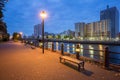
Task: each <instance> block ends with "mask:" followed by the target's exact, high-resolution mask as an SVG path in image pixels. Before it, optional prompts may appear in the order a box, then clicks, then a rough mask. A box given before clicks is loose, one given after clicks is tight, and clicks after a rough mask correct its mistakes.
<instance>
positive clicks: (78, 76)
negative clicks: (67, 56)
mask: <svg viewBox="0 0 120 80" xmlns="http://www.w3.org/2000/svg"><path fill="white" fill-rule="evenodd" d="M59 56H60V54H59V53H56V52H52V51H49V50H45V53H44V54H42V50H41V49H40V48H36V49H31V47H30V46H29V45H26V46H25V45H24V44H23V43H20V42H12V41H10V42H7V43H0V80H120V73H119V72H115V71H111V70H105V69H102V68H101V67H98V66H97V65H94V64H90V63H87V62H86V63H85V70H84V71H81V72H78V71H77V67H75V66H73V65H71V64H69V63H66V64H62V63H60V62H59Z"/></svg>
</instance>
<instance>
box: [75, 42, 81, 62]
mask: <svg viewBox="0 0 120 80" xmlns="http://www.w3.org/2000/svg"><path fill="white" fill-rule="evenodd" d="M75 52H76V59H78V60H80V45H79V44H77V45H76V48H75Z"/></svg>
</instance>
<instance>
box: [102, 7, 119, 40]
mask: <svg viewBox="0 0 120 80" xmlns="http://www.w3.org/2000/svg"><path fill="white" fill-rule="evenodd" d="M106 19H108V20H110V22H111V23H110V26H109V29H110V31H111V32H109V33H110V34H111V38H115V37H116V36H117V35H118V33H119V11H118V10H117V8H116V7H111V8H109V6H107V9H105V10H102V11H100V20H106Z"/></svg>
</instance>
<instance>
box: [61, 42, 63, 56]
mask: <svg viewBox="0 0 120 80" xmlns="http://www.w3.org/2000/svg"><path fill="white" fill-rule="evenodd" d="M61 55H64V44H63V43H62V44H61Z"/></svg>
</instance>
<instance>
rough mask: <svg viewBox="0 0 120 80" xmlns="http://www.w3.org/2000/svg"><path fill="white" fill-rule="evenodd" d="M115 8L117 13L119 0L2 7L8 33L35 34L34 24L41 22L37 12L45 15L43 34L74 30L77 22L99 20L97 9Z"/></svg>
mask: <svg viewBox="0 0 120 80" xmlns="http://www.w3.org/2000/svg"><path fill="white" fill-rule="evenodd" d="M106 5H109V6H110V7H113V6H116V7H117V8H118V10H119V12H120V0H9V1H8V3H7V4H6V5H5V10H4V21H5V22H6V23H7V29H8V32H9V33H10V34H12V33H13V32H23V34H24V35H32V34H33V33H34V29H33V27H34V25H35V24H39V23H41V18H40V16H39V13H40V11H41V10H45V11H46V12H47V13H48V16H47V18H46V19H45V31H47V32H52V33H59V32H63V31H64V30H68V29H71V30H74V23H76V22H86V23H88V22H94V21H99V16H100V10H103V9H106Z"/></svg>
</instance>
